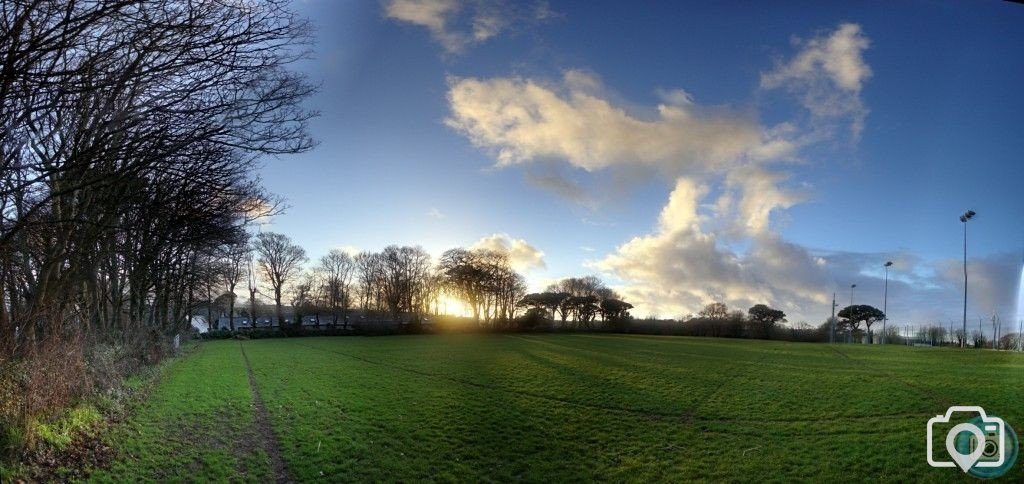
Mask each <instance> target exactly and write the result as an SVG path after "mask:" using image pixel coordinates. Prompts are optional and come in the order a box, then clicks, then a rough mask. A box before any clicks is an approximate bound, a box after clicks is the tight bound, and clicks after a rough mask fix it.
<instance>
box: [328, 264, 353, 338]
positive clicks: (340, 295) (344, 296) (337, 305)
mask: <svg viewBox="0 0 1024 484" xmlns="http://www.w3.org/2000/svg"><path fill="white" fill-rule="evenodd" d="M320 271H321V272H322V273H323V286H324V295H325V298H326V301H325V302H326V305H327V307H328V308H330V310H331V314H332V320H331V325H332V326H333V325H337V324H338V316H339V314H340V316H341V321H342V325H343V327H344V325H346V324H347V321H348V307H349V302H350V297H351V296H350V288H351V286H352V280H353V278H354V277H355V273H356V261H355V260H354V259H353V258H352V256H351V255H349V254H348V253H346V252H345V251H343V250H339V249H333V250H331V251H330V252H328V253H327V255H325V256H323V257H322V258H320Z"/></svg>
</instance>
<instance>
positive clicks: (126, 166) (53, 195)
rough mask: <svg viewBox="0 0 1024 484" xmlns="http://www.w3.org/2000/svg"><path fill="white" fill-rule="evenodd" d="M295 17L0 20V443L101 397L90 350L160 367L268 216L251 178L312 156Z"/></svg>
mask: <svg viewBox="0 0 1024 484" xmlns="http://www.w3.org/2000/svg"><path fill="white" fill-rule="evenodd" d="M289 3H290V2H288V1H286V0H263V1H260V2H234V1H208V2H207V1H194V2H189V1H180V0H12V1H5V2H2V3H0V52H2V54H0V72H2V75H0V367H2V368H0V370H2V371H0V384H3V383H4V382H5V381H7V379H16V382H17V383H16V384H15V387H16V388H18V391H15V392H12V393H13V396H12V395H8V394H7V392H6V391H5V392H4V393H5V395H4V396H3V397H0V400H2V401H0V425H2V424H3V422H9V421H12V420H17V419H20V420H21V421H25V420H26V419H27V418H28V417H29V416H31V414H32V413H33V412H35V411H36V410H38V409H45V408H49V407H55V406H59V405H60V404H61V403H62V402H65V401H68V400H70V399H73V398H75V397H76V396H78V395H81V394H82V393H84V392H86V391H88V390H89V386H90V385H91V384H98V383H96V382H95V379H94V378H90V377H89V375H87V374H86V371H87V370H89V371H92V370H93V369H95V368H99V366H97V365H91V363H89V362H87V361H86V360H87V359H89V358H93V357H98V356H96V355H98V354H100V353H98V352H92V351H87V349H88V348H90V347H93V346H95V345H118V347H119V348H122V349H124V354H118V355H117V356H116V357H111V358H112V359H111V361H112V363H111V364H116V365H123V364H124V362H125V361H137V360H147V361H151V360H153V359H156V358H159V357H160V354H161V353H162V348H166V347H167V346H168V344H169V341H170V336H171V335H173V334H175V333H177V332H180V331H181V330H182V329H183V328H184V326H185V325H187V324H188V323H187V320H186V317H185V316H186V315H187V314H188V313H189V311H190V308H192V307H193V306H194V305H195V303H196V301H197V300H199V299H200V298H201V297H202V294H203V292H204V289H205V288H206V286H207V284H208V279H207V275H208V274H207V273H206V272H204V271H205V270H206V268H208V267H209V266H210V264H209V261H211V260H220V259H224V258H231V256H230V254H231V253H232V251H233V250H235V248H237V247H238V246H239V244H241V243H242V240H243V239H244V238H245V232H246V226H247V225H248V224H249V223H250V222H251V221H253V220H254V219H256V218H259V217H263V216H267V215H271V214H274V213H276V212H277V211H278V209H279V207H280V202H279V200H278V199H277V198H276V197H274V196H272V195H270V194H268V193H267V192H266V191H265V190H264V189H263V188H262V186H261V184H260V181H259V179H258V177H257V176H256V168H257V165H258V163H259V160H260V159H261V158H262V157H264V156H266V155H286V154H292V153H299V152H304V151H306V150H309V149H310V148H312V147H313V146H314V140H313V139H312V138H311V137H310V136H309V134H308V129H307V122H308V120H309V119H310V118H311V117H313V116H314V115H315V114H316V113H315V112H312V111H310V110H307V109H305V108H303V107H302V103H303V101H304V100H305V99H306V98H307V97H308V96H309V95H310V94H311V93H312V92H314V86H313V85H312V84H311V83H309V82H308V81H307V80H306V79H305V78H304V77H303V76H302V75H299V74H297V73H296V72H294V71H292V70H291V67H290V66H291V65H292V64H293V63H294V62H295V61H297V60H299V59H302V58H303V57H305V56H306V55H307V53H308V48H309V46H310V43H311V38H312V37H311V30H310V27H309V23H308V22H307V21H306V20H304V19H302V18H300V17H298V16H296V15H295V13H294V12H292V11H291V10H290V7H289ZM228 277H231V278H232V280H233V281H235V282H234V283H237V277H238V272H237V271H236V273H235V274H233V275H230V276H228ZM119 351H120V350H119ZM12 381H14V380H12ZM4 388H7V387H6V386H5V387H4ZM9 399H22V401H20V402H18V403H17V404H14V405H7V403H10V402H9V401H8V400H9ZM10 408H15V409H17V410H12V412H16V413H17V415H13V416H12V415H8V414H6V413H4V412H6V411H7V409H10Z"/></svg>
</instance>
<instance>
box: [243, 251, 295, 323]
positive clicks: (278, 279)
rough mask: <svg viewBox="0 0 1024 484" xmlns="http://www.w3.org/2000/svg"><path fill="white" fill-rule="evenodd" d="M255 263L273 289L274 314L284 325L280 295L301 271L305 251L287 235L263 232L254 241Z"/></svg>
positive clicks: (278, 321)
mask: <svg viewBox="0 0 1024 484" xmlns="http://www.w3.org/2000/svg"><path fill="white" fill-rule="evenodd" d="M254 246H255V249H256V254H257V255H258V256H259V259H257V261H256V262H257V264H258V267H259V269H260V271H261V272H262V275H263V278H264V279H265V280H266V281H267V283H268V284H270V287H271V289H273V291H274V315H275V317H276V318H277V324H278V325H280V326H282V327H283V326H284V314H283V312H282V310H281V297H282V294H283V293H284V291H285V285H286V284H288V283H289V282H291V281H292V280H293V279H294V278H296V277H297V276H298V275H299V274H300V272H301V271H302V264H304V263H305V262H306V260H307V258H306V251H305V250H304V249H303V248H302V247H299V246H297V245H295V244H293V243H292V240H291V239H290V238H288V236H286V235H283V234H277V233H273V232H263V233H261V234H259V235H257V236H256V241H255V243H254Z"/></svg>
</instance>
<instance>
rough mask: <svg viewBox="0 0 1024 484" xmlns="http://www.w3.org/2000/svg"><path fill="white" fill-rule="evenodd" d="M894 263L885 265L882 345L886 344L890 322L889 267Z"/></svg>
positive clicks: (889, 262)
mask: <svg viewBox="0 0 1024 484" xmlns="http://www.w3.org/2000/svg"><path fill="white" fill-rule="evenodd" d="M890 266H892V261H887V262H886V263H885V292H884V293H883V296H882V344H883V345H884V344H885V323H886V322H887V321H889V267H890Z"/></svg>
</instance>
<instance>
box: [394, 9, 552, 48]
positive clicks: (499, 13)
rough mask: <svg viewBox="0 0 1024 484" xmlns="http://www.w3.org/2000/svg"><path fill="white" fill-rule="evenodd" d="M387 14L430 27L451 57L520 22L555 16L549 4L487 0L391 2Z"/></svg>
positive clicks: (433, 35) (428, 28) (400, 19)
mask: <svg viewBox="0 0 1024 484" xmlns="http://www.w3.org/2000/svg"><path fill="white" fill-rule="evenodd" d="M384 14H385V15H386V16H387V17H388V18H391V19H394V20H397V21H400V22H405V23H409V24H412V25H416V26H419V27H423V28H426V29H427V30H428V31H429V32H430V34H431V36H432V37H433V38H434V40H436V41H437V42H438V43H440V44H441V46H442V47H443V48H444V50H445V52H447V53H449V54H455V53H459V52H462V51H463V50H464V49H466V48H467V47H469V46H471V45H473V44H478V43H481V42H484V41H486V40H488V39H491V38H492V37H495V36H497V35H499V34H501V33H502V32H504V31H506V30H509V29H510V28H511V26H512V25H513V24H515V23H517V22H520V23H521V22H526V21H543V20H546V19H548V18H550V17H551V16H552V15H553V14H552V12H551V10H550V9H549V8H548V5H547V2H537V3H535V4H533V5H532V6H530V7H526V6H525V5H524V4H516V3H508V2H500V1H499V2H496V1H484V0H387V1H386V2H385V3H384Z"/></svg>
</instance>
